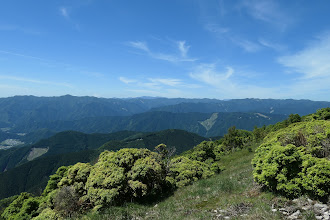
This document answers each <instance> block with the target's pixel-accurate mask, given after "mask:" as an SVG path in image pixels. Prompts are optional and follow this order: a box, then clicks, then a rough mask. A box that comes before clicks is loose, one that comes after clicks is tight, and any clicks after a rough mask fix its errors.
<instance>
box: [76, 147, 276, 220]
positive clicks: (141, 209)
mask: <svg viewBox="0 0 330 220" xmlns="http://www.w3.org/2000/svg"><path fill="white" fill-rule="evenodd" d="M255 148H256V146H254V147H253V148H252V149H253V152H254V149H255ZM253 152H249V151H248V150H247V149H244V150H241V151H237V152H234V153H232V154H230V155H226V156H224V157H223V158H222V159H221V160H220V162H219V163H220V164H221V165H222V166H225V170H224V171H223V172H222V173H220V174H218V175H215V176H214V177H212V178H209V179H204V180H200V181H197V182H195V183H194V184H192V185H190V186H187V187H183V188H180V189H178V190H176V191H175V192H174V194H173V195H172V196H170V197H168V198H166V199H164V200H162V201H161V202H159V203H155V204H149V205H142V204H132V203H129V204H126V205H123V206H121V207H111V208H109V209H107V210H105V212H104V213H102V214H98V213H94V214H93V213H89V214H88V215H86V216H85V217H84V218H83V219H102V220H103V219H164V220H165V219H166V220H176V219H217V218H218V217H217V216H216V213H214V210H220V209H221V210H227V213H229V214H230V216H231V219H254V220H255V219H281V217H280V216H279V214H277V213H273V212H272V211H271V209H272V204H273V203H276V200H278V199H277V197H276V196H274V195H273V194H271V193H266V192H261V191H260V188H259V187H258V186H256V185H255V184H254V182H253V178H252V166H251V159H252V158H253V154H254V153H253ZM243 208H244V209H243ZM241 210H244V211H243V212H242V211H241ZM241 215H243V216H241ZM79 219H81V217H80V218H79ZM218 219H221V218H218Z"/></svg>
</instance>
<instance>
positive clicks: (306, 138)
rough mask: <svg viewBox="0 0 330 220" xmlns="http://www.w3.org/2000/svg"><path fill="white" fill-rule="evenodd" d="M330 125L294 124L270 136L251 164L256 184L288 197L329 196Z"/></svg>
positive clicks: (324, 197) (321, 123)
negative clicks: (305, 195) (304, 195)
mask: <svg viewBox="0 0 330 220" xmlns="http://www.w3.org/2000/svg"><path fill="white" fill-rule="evenodd" d="M329 159H330V122H329V121H311V122H300V123H294V124H292V125H290V126H289V127H287V128H284V129H281V130H279V131H277V132H273V133H270V134H269V135H268V136H267V137H266V138H265V140H264V142H263V144H261V145H260V146H259V147H258V149H257V150H256V154H255V158H254V159H253V161H252V164H253V166H254V171H253V176H254V179H255V181H256V182H257V183H260V184H262V185H263V186H264V187H266V188H268V189H270V190H271V191H275V192H279V193H282V194H284V195H287V196H289V197H297V196H300V195H302V194H308V195H310V196H312V197H317V198H321V199H327V197H328V196H329V195H330V160H329Z"/></svg>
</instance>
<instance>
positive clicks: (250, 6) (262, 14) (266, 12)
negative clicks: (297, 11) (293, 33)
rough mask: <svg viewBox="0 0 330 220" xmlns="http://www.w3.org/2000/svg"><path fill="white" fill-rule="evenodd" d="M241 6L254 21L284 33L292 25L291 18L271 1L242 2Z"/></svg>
mask: <svg viewBox="0 0 330 220" xmlns="http://www.w3.org/2000/svg"><path fill="white" fill-rule="evenodd" d="M242 6H243V7H244V8H245V9H246V10H247V12H248V13H249V14H250V15H251V16H252V17H253V18H255V19H257V20H260V21H263V22H266V23H268V24H272V25H274V26H276V27H278V28H279V29H280V30H282V31H284V30H285V29H286V28H287V27H288V26H290V25H291V24H292V23H293V20H294V19H293V17H291V16H289V15H288V14H286V13H285V10H284V9H283V8H280V6H279V5H278V2H276V1H273V0H244V1H242Z"/></svg>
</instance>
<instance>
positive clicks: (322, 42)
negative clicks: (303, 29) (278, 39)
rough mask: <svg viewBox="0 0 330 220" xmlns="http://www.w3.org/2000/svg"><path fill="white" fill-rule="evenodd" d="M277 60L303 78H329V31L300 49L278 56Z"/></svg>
mask: <svg viewBox="0 0 330 220" xmlns="http://www.w3.org/2000/svg"><path fill="white" fill-rule="evenodd" d="M278 62H279V63H280V64H282V65H283V66H285V67H287V68H288V69H289V70H290V71H294V72H297V73H300V74H302V75H303V78H307V79H311V78H317V77H322V78H328V79H330V33H327V34H324V35H322V36H320V37H318V39H317V40H316V41H314V42H313V43H311V44H310V45H309V46H307V47H306V48H304V49H303V50H301V51H298V52H296V53H295V54H292V55H287V56H282V57H279V58H278Z"/></svg>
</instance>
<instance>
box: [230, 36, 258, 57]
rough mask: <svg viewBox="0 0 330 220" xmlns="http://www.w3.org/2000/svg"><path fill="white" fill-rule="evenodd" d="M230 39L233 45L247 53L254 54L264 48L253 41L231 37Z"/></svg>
mask: <svg viewBox="0 0 330 220" xmlns="http://www.w3.org/2000/svg"><path fill="white" fill-rule="evenodd" d="M229 38H230V39H231V41H232V42H233V43H235V44H236V45H237V46H239V47H241V48H243V49H244V50H245V51H246V52H250V53H254V52H257V51H259V50H261V49H262V47H261V46H260V45H259V44H258V43H254V42H252V41H249V40H246V39H242V38H237V37H229Z"/></svg>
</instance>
